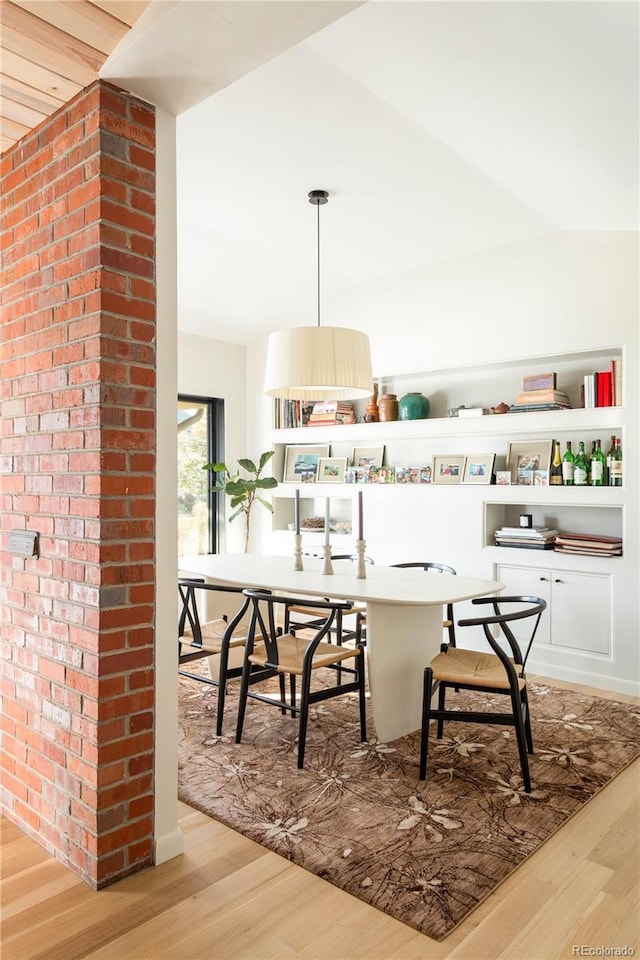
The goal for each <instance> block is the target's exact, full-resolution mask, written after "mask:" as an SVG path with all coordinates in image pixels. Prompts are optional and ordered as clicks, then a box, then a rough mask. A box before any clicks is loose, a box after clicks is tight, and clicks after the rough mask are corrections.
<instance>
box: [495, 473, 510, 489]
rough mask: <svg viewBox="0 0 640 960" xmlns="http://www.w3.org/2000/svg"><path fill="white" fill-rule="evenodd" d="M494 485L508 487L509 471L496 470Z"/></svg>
mask: <svg viewBox="0 0 640 960" xmlns="http://www.w3.org/2000/svg"><path fill="white" fill-rule="evenodd" d="M496 483H497V484H498V486H499V487H510V486H511V470H496Z"/></svg>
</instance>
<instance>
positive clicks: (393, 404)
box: [378, 393, 398, 422]
mask: <svg viewBox="0 0 640 960" xmlns="http://www.w3.org/2000/svg"><path fill="white" fill-rule="evenodd" d="M378 414H379V416H380V422H384V421H386V420H397V419H398V396H397V394H395V393H383V394H382V396H381V397H380V403H379V404H378Z"/></svg>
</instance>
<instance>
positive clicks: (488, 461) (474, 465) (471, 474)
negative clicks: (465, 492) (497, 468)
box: [462, 453, 496, 483]
mask: <svg viewBox="0 0 640 960" xmlns="http://www.w3.org/2000/svg"><path fill="white" fill-rule="evenodd" d="M495 460H496V455H495V453H472V454H467V458H466V460H465V464H464V475H463V477H462V482H463V483H491V477H492V475H493V465H494V463H495Z"/></svg>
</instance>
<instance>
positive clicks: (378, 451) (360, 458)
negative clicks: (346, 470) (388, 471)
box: [351, 445, 384, 467]
mask: <svg viewBox="0 0 640 960" xmlns="http://www.w3.org/2000/svg"><path fill="white" fill-rule="evenodd" d="M383 459H384V445H383V446H381V447H354V448H353V455H352V457H351V466H353V467H381V466H382V461H383Z"/></svg>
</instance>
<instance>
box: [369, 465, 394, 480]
mask: <svg viewBox="0 0 640 960" xmlns="http://www.w3.org/2000/svg"><path fill="white" fill-rule="evenodd" d="M395 482H396V468H395V467H374V468H373V480H372V483H395Z"/></svg>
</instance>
